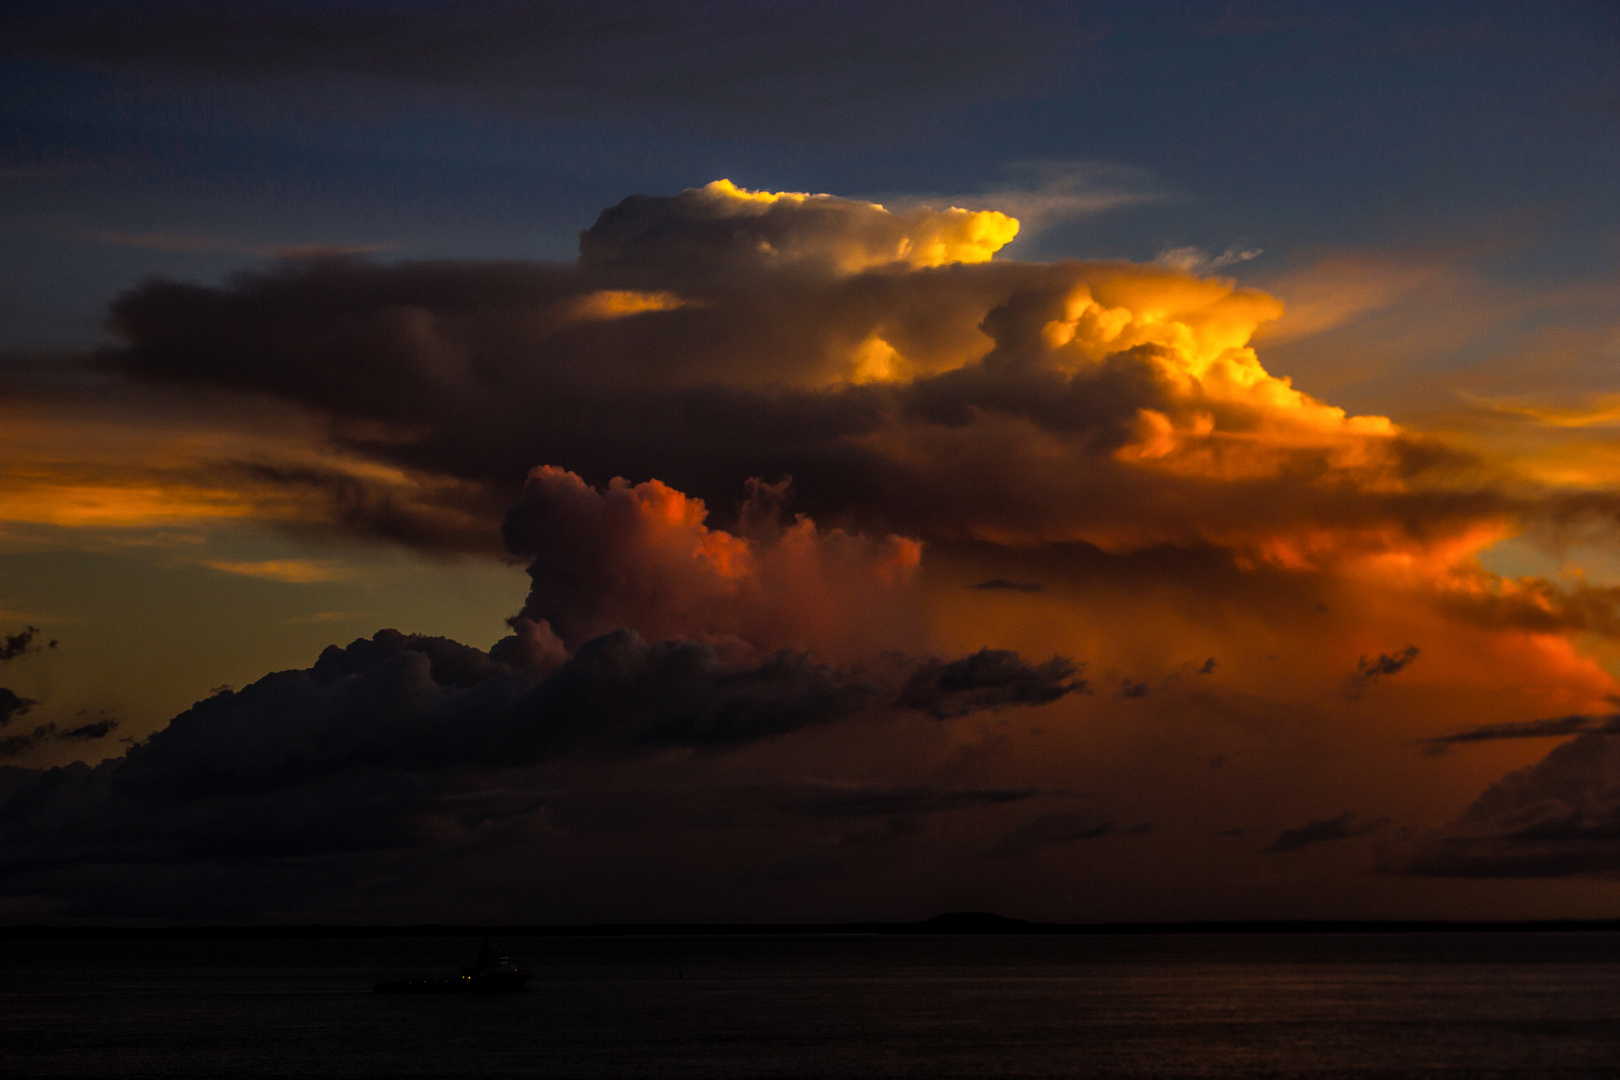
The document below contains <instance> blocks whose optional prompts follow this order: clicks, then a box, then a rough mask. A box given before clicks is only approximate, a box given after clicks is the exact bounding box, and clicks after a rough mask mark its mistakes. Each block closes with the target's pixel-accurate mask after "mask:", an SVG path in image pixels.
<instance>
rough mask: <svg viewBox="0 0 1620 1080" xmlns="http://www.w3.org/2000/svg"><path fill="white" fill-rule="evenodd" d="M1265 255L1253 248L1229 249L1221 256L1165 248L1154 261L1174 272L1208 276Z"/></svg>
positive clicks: (1178, 248) (1179, 248) (1200, 249)
mask: <svg viewBox="0 0 1620 1080" xmlns="http://www.w3.org/2000/svg"><path fill="white" fill-rule="evenodd" d="M1263 254H1265V252H1264V251H1263V250H1261V249H1260V248H1251V249H1250V250H1248V251H1240V250H1239V249H1237V248H1227V249H1226V250H1225V251H1223V252H1222V253H1221V254H1219V255H1211V254H1210V253H1209V252H1207V251H1204V250H1203V249H1202V248H1195V247H1174V248H1165V249H1164V250H1163V251H1161V252H1159V254H1158V257H1157V258H1155V259H1154V260H1153V261H1154V262H1156V263H1158V264H1159V265H1160V266H1168V267H1170V268H1171V269H1172V270H1180V271H1181V272H1182V273H1184V274H1208V273H1213V272H1214V271H1216V270H1220V269H1222V268H1223V267H1227V266H1231V265H1233V264H1234V263H1240V262H1248V261H1249V260H1250V259H1257V258H1259V257H1260V256H1261V255H1263Z"/></svg>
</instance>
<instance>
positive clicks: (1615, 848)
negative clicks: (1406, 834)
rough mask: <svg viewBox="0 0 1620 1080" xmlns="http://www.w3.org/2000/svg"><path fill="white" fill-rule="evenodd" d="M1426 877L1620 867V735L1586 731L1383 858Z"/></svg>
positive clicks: (1393, 868) (1569, 873) (1536, 874)
mask: <svg viewBox="0 0 1620 1080" xmlns="http://www.w3.org/2000/svg"><path fill="white" fill-rule="evenodd" d="M1384 869H1386V870H1387V871H1390V872H1394V873H1400V874H1407V875H1416V876H1427V877H1462V878H1491V877H1500V878H1558V877H1583V876H1592V875H1603V876H1609V875H1612V874H1614V873H1616V872H1620V739H1616V738H1615V737H1614V736H1612V735H1609V734H1606V733H1603V732H1601V731H1587V732H1585V733H1583V734H1580V735H1578V736H1577V737H1576V738H1574V739H1571V740H1570V741H1569V742H1566V743H1563V744H1561V745H1559V746H1556V747H1554V748H1553V749H1552V750H1551V751H1550V752H1549V753H1548V754H1547V756H1546V757H1545V758H1543V759H1542V760H1541V761H1539V762H1537V763H1536V764H1534V765H1531V766H1528V767H1526V768H1523V769H1520V770H1518V771H1517V772H1513V773H1510V774H1508V775H1507V776H1505V777H1503V778H1502V779H1501V780H1498V781H1497V782H1496V783H1494V784H1492V785H1491V786H1490V787H1489V788H1488V789H1487V790H1486V791H1485V793H1484V794H1482V795H1481V796H1480V797H1479V798H1478V799H1476V800H1475V801H1474V802H1473V804H1472V805H1470V806H1469V807H1468V809H1467V810H1465V811H1463V814H1462V816H1461V817H1459V818H1458V819H1457V820H1456V821H1453V822H1452V823H1451V824H1449V825H1447V826H1445V827H1444V828H1442V829H1439V830H1436V831H1434V832H1432V833H1430V834H1428V835H1427V836H1425V837H1423V838H1421V840H1420V841H1419V842H1418V843H1417V844H1415V845H1414V846H1413V848H1412V849H1411V850H1410V851H1408V852H1406V853H1404V854H1400V855H1392V856H1390V857H1388V858H1387V859H1386V861H1385V865H1384Z"/></svg>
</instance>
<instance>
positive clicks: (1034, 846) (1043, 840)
mask: <svg viewBox="0 0 1620 1080" xmlns="http://www.w3.org/2000/svg"><path fill="white" fill-rule="evenodd" d="M1152 831H1153V823H1152V822H1150V821H1144V822H1140V823H1138V824H1136V825H1130V826H1123V827H1122V826H1120V825H1118V824H1116V823H1115V822H1114V821H1113V820H1112V819H1110V818H1098V817H1086V816H1084V815H1081V814H1074V813H1051V814H1042V815H1040V816H1039V817H1036V818H1032V819H1030V820H1029V821H1026V822H1024V823H1023V824H1021V825H1019V826H1018V827H1017V828H1015V829H1013V830H1012V831H1011V832H1009V833H1008V834H1007V835H1006V836H1004V837H1002V838H1001V840H1000V841H998V842H997V843H996V844H995V845H994V846H993V847H991V848H989V849H987V850H986V851H985V852H984V853H983V854H984V857H985V858H987V859H1016V858H1022V857H1024V856H1026V855H1029V854H1030V853H1031V852H1034V851H1038V850H1041V849H1042V848H1049V847H1062V846H1066V845H1068V844H1073V843H1075V842H1077V841H1080V840H1100V839H1102V838H1103V837H1109V836H1143V835H1146V834H1147V833H1150V832H1152Z"/></svg>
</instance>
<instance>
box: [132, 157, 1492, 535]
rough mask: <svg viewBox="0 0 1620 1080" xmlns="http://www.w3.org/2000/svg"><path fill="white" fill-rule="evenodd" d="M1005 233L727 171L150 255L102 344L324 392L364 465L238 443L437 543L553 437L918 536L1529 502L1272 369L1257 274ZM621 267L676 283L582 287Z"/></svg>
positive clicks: (1425, 530) (1452, 531)
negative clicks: (467, 243) (691, 185)
mask: <svg viewBox="0 0 1620 1080" xmlns="http://www.w3.org/2000/svg"><path fill="white" fill-rule="evenodd" d="M1010 235H1011V232H1010V225H1008V224H1007V223H1006V221H1005V220H1004V219H1000V218H997V217H996V216H994V215H990V216H986V215H984V214H973V213H969V212H966V211H961V212H958V211H944V212H933V211H922V210H918V211H914V212H911V213H909V214H897V213H893V212H890V211H888V210H885V209H883V208H881V207H877V206H875V205H873V204H868V203H860V202H857V201H854V200H844V199H836V198H831V197H824V196H806V195H802V194H795V193H761V192H749V191H743V190H741V189H738V188H735V187H733V186H730V185H723V184H720V183H718V182H717V183H716V184H712V185H709V186H708V187H705V188H701V189H692V190H690V191H687V192H684V193H682V194H680V195H676V196H667V197H649V196H638V197H635V198H633V199H631V200H627V201H626V202H624V203H621V204H620V205H619V206H618V207H614V208H612V209H610V210H609V211H606V212H605V213H604V214H603V216H602V217H601V218H600V219H599V220H598V221H597V223H596V224H595V225H593V226H592V228H590V229H588V230H586V232H585V233H584V234H582V239H581V259H580V261H579V262H578V263H577V264H575V265H574V266H572V267H561V266H544V265H536V264H482V265H481V264H473V263H457V264H410V263H399V264H394V265H392V266H380V265H373V264H367V263H364V262H359V261H353V260H332V259H325V260H312V261H303V262H298V261H294V262H288V263H285V264H282V265H280V266H278V267H276V268H273V269H271V270H268V271H263V272H258V273H252V274H244V275H242V276H240V277H238V278H237V279H236V280H235V281H234V282H233V283H231V284H230V285H228V286H226V287H224V288H208V287H198V286H189V285H176V284H168V283H154V284H151V285H148V286H145V287H143V288H141V289H139V290H136V291H134V292H132V293H129V294H126V295H125V296H124V297H122V298H121V299H120V300H119V301H118V302H117V303H116V304H115V305H114V312H113V327H114V329H115V330H116V331H117V332H118V333H119V334H120V335H121V336H122V337H123V338H124V340H125V342H126V344H124V345H123V346H121V347H118V348H115V349H111V350H108V351H107V352H105V353H104V354H103V355H102V357H101V363H102V364H104V365H105V366H107V367H108V368H110V369H111V370H114V371H117V372H120V373H122V374H123V375H124V376H126V377H129V378H132V379H135V380H138V381H140V382H142V383H148V384H152V385H164V384H175V383H179V384H185V385H192V386H208V387H214V388H217V389H221V390H229V391H235V392H239V393H243V394H252V395H268V396H270V397H272V398H277V399H281V400H283V401H285V402H286V403H288V404H290V405H293V406H296V407H301V408H304V409H308V410H313V411H314V412H315V413H316V414H318V415H322V416H325V417H326V418H327V423H328V425H329V426H328V428H327V430H328V431H330V432H331V434H332V438H333V439H334V440H335V442H336V444H337V447H338V448H339V449H340V450H341V451H342V452H343V453H344V454H346V455H349V456H350V457H351V458H359V459H362V460H364V459H370V460H371V461H373V462H375V463H376V466H377V469H376V470H374V473H375V475H369V476H368V475H366V474H364V473H362V472H361V471H360V470H358V469H355V468H353V467H346V468H344V469H343V470H341V471H330V470H329V471H322V470H320V469H316V468H312V467H296V468H295V467H288V466H286V465H284V464H282V463H278V462H274V461H260V462H251V460H250V461H249V462H246V463H243V462H240V460H239V463H238V464H239V466H240V467H247V468H250V469H251V470H252V471H251V475H250V478H251V480H252V482H253V483H255V484H264V485H269V486H272V487H274V486H280V487H281V488H282V489H284V490H285V492H286V494H287V499H288V508H289V509H291V510H293V511H294V514H293V516H294V517H295V518H296V519H298V520H300V521H307V520H308V519H307V518H306V517H305V515H306V514H307V513H309V512H310V510H311V509H312V507H313V506H314V505H318V503H319V502H320V500H322V499H327V500H330V505H329V508H328V510H327V512H326V517H327V522H328V525H329V527H332V528H339V529H345V530H351V531H353V532H355V533H357V534H360V535H366V536H371V537H376V538H386V539H393V540H396V541H399V542H404V543H408V544H415V545H420V546H423V547H428V548H433V549H440V550H442V549H443V548H444V547H446V546H450V547H461V546H463V545H465V546H468V547H472V546H474V544H475V543H476V541H475V540H474V539H473V538H474V537H476V536H477V535H478V528H477V519H478V515H480V514H488V513H489V508H490V507H491V506H493V505H494V504H495V503H496V501H497V498H498V493H499V492H500V491H502V490H508V491H509V490H510V485H511V484H512V483H514V482H515V481H516V478H517V477H519V476H521V475H522V473H523V472H526V471H527V469H528V468H529V467H530V466H531V465H532V464H533V462H534V461H536V460H539V461H549V462H555V463H557V464H558V465H559V466H560V467H564V468H567V469H570V470H571V471H573V472H575V473H577V474H578V475H580V476H582V477H584V478H586V479H587V480H588V481H589V482H591V483H595V484H602V483H605V482H607V481H608V480H610V479H612V478H613V477H615V476H627V477H646V476H659V477H660V478H661V479H663V480H664V481H665V482H666V483H670V484H672V485H673V486H676V487H678V488H679V489H681V490H683V491H687V492H690V493H692V494H693V495H695V496H696V497H698V498H700V499H703V500H705V502H706V503H708V504H709V505H720V504H722V501H723V500H725V501H729V500H731V499H733V498H734V497H735V495H734V493H735V492H736V491H737V490H738V489H739V488H741V487H742V485H743V484H744V483H745V482H746V481H747V480H748V479H749V478H750V477H757V476H780V475H792V476H793V477H794V479H795V484H794V490H795V497H796V499H797V501H798V502H799V504H800V505H801V506H803V508H804V510H805V512H806V513H808V514H809V516H811V517H812V518H815V519H816V520H838V521H840V522H843V521H852V522H855V523H858V524H859V525H860V526H861V527H862V528H863V529H864V530H865V531H869V532H874V533H879V534H881V533H883V532H894V533H897V534H902V535H907V536H912V537H915V538H918V539H921V540H924V541H935V540H952V541H954V540H961V539H973V540H980V541H990V542H993V543H1002V544H1012V545H1027V544H1042V543H1056V542H1062V543H1072V542H1085V543H1091V544H1095V545H1098V546H1100V547H1103V548H1104V549H1106V550H1110V551H1129V550H1140V549H1143V548H1147V547H1153V546H1157V545H1165V544H1174V545H1180V546H1206V545H1210V546H1215V547H1219V548H1224V549H1228V550H1231V551H1233V552H1234V554H1235V555H1236V556H1237V557H1240V558H1242V559H1245V560H1261V561H1267V562H1278V563H1285V564H1288V565H1298V566H1307V565H1317V564H1321V563H1322V562H1324V561H1332V560H1335V559H1337V558H1340V557H1343V556H1352V557H1353V556H1355V555H1358V554H1374V553H1378V552H1385V551H1391V550H1410V549H1428V548H1432V547H1434V546H1435V545H1437V544H1442V543H1445V542H1447V541H1448V540H1451V539H1455V538H1457V537H1459V536H1464V535H1472V534H1474V533H1477V532H1478V531H1479V530H1481V529H1482V528H1483V527H1484V523H1485V522H1489V523H1490V527H1492V528H1494V529H1500V528H1501V527H1502V526H1501V525H1500V524H1499V522H1500V521H1501V520H1502V519H1503V518H1504V517H1505V516H1508V515H1510V514H1511V513H1512V512H1513V504H1512V500H1511V499H1510V498H1509V497H1508V495H1507V494H1506V492H1503V491H1492V490H1489V489H1487V490H1468V489H1466V488H1463V489H1458V487H1457V486H1456V483H1455V481H1456V479H1457V475H1458V474H1459V473H1460V472H1462V471H1464V470H1466V469H1468V468H1472V467H1473V464H1472V463H1471V462H1470V461H1468V460H1467V459H1466V458H1464V457H1462V456H1459V455H1457V454H1453V453H1450V452H1448V451H1446V450H1445V449H1444V448H1442V447H1440V446H1438V445H1437V444H1434V443H1432V442H1431V441H1426V440H1423V439H1421V438H1418V437H1416V436H1412V435H1409V434H1407V433H1405V432H1402V431H1401V430H1400V429H1398V428H1396V427H1395V426H1394V425H1392V424H1390V423H1389V422H1388V421H1387V420H1385V419H1382V418H1378V417H1350V416H1347V415H1346V414H1345V413H1344V412H1343V411H1342V410H1339V409H1336V408H1333V407H1331V406H1328V405H1325V404H1322V403H1320V402H1317V401H1315V400H1314V399H1312V398H1310V397H1308V396H1307V395H1304V394H1302V393H1300V392H1299V391H1297V390H1295V389H1294V388H1292V386H1291V385H1290V384H1289V383H1288V382H1287V380H1285V379H1279V378H1277V377H1275V376H1273V375H1271V374H1270V373H1268V372H1266V371H1265V370H1264V368H1263V367H1262V366H1261V365H1260V363H1259V361H1258V358H1257V357H1256V356H1255V354H1254V353H1253V351H1252V350H1251V349H1250V348H1249V346H1248V341H1249V339H1250V338H1251V337H1252V336H1253V334H1254V332H1255V331H1256V329H1257V328H1258V327H1259V326H1261V325H1262V324H1263V323H1265V322H1266V321H1268V320H1270V319H1273V318H1275V317H1276V315H1277V314H1278V313H1279V312H1280V310H1281V309H1280V306H1279V305H1278V304H1277V303H1276V302H1275V301H1274V300H1272V299H1271V298H1269V297H1267V296H1265V295H1264V294H1261V293H1258V292H1254V291H1252V290H1244V289H1239V288H1237V287H1235V286H1234V285H1233V284H1232V283H1230V282H1225V281H1220V280H1214V279H1199V278H1194V277H1190V276H1188V275H1184V274H1180V273H1177V272H1174V271H1170V270H1166V269H1163V268H1153V267H1132V266H1126V265H1122V264H1085V263H1056V264H1025V263H1016V262H1003V261H996V260H991V261H973V260H984V259H987V258H988V256H989V255H990V254H991V253H992V252H993V251H994V249H995V247H996V246H997V245H999V244H1000V243H1002V242H1004V240H1005V239H1006V238H1007V237H1009V236H1010ZM632 294H633V295H636V296H657V297H663V298H666V299H662V300H660V301H659V302H658V303H656V304H647V305H638V306H633V307H631V308H628V309H626V313H625V314H623V315H622V316H619V317H615V318H609V319H603V318H599V317H585V315H584V314H582V313H583V312H585V311H587V310H588V309H589V308H590V305H589V304H587V303H586V298H589V297H600V296H604V295H615V296H617V295H632ZM221 356H232V357H234V358H235V359H234V362H233V363H232V364H230V365H223V364H221V363H219V361H218V358H219V357H221ZM762 356H768V357H769V358H770V361H769V363H768V364H762V363H760V361H759V359H758V358H760V357H762ZM385 470H392V472H386V471H385ZM407 492H408V497H406V495H405V493H407ZM265 510H266V511H268V512H270V513H272V514H273V513H274V511H273V510H271V509H270V508H269V507H268V506H266V507H265ZM436 518H441V519H443V520H442V523H441V521H439V520H436ZM484 520H485V522H486V524H485V525H484V528H485V529H486V530H487V529H488V524H487V522H488V518H485V519H484ZM486 535H487V533H486Z"/></svg>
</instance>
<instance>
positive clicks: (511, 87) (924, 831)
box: [0, 0, 1620, 923]
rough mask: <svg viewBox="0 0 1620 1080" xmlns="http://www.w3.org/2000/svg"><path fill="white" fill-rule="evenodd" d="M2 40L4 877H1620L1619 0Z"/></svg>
mask: <svg viewBox="0 0 1620 1080" xmlns="http://www.w3.org/2000/svg"><path fill="white" fill-rule="evenodd" d="M0 43H3V44H0V87H3V90H0V918H3V919H5V920H6V921H9V922H13V923H16V922H36V921H54V922H64V923H71V922H123V921H127V922H175V921H181V922H183V921H198V920H211V921H219V920H225V921H235V922H308V921H326V922H421V921H454V922H504V923H548V922H549V923H593V922H595V923H600V922H773V921H791V922H803V921H846V920H878V919H914V918H926V917H929V916H932V915H935V914H938V913H940V912H943V911H959V910H980V911H996V912H999V913H1001V914H1004V915H1008V916H1015V917H1022V918H1029V919H1043V920H1056V921H1122V920H1184V919H1268V918H1416V919H1430V918H1433V919H1543V918H1599V917H1614V916H1615V915H1616V913H1617V911H1620V884H1617V877H1620V608H1617V605H1620V547H1617V541H1620V486H1617V485H1620V437H1617V436H1620V431H1617V428H1620V379H1617V378H1616V374H1615V373H1616V372H1617V371H1620V366H1617V362H1620V198H1617V196H1616V191H1617V190H1620V185H1617V183H1616V178H1617V177H1620V15H1617V13H1616V10H1615V9H1614V7H1613V6H1612V5H1609V4H1604V3H1579V2H1551V3H1535V4H1530V3H1483V2H1482V3H1433V4H1425V5H1418V6H1413V5H1404V4H1383V3H1376V2H1369V3H1365V4H1357V5H1344V4H1333V3H1320V4H1317V3H1288V2H1276V3H1259V2H1256V3H1242V2H1230V3H1220V2H1212V3H1193V2H1186V3H1181V2H1157V3H1117V4H1115V3H1083V2H1075V3H1036V2H1030V3H1010V4H1009V3H997V4H988V3H987V4H919V3H898V2H897V3H894V4H888V5H882V6H878V7H873V6H871V5H861V4H844V3H816V4H808V3H803V4H801V3H763V4H762V3H751V4H730V3H706V4H700V5H682V4H673V3H657V4H652V3H627V2H620V3H602V4H594V5H590V6H589V7H588V8H586V7H582V6H580V5H574V4H554V3H509V2H479V3H471V4H467V3H459V4H454V5H448V4H435V3H427V2H415V3H380V2H379V3H347V4H342V3H340V4H331V3H328V4H314V3H297V2H270V0H266V2H252V3H246V2H245V3H236V4H210V3H201V2H195V3H184V4H178V3H164V2H119V3H84V4H79V5H76V6H74V7H72V8H71V9H69V10H62V9H61V7H60V5H53V4H41V3H31V2H26V0H25V2H22V3H18V4H13V5H8V7H7V11H6V13H5V14H4V15H3V16H0Z"/></svg>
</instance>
